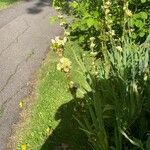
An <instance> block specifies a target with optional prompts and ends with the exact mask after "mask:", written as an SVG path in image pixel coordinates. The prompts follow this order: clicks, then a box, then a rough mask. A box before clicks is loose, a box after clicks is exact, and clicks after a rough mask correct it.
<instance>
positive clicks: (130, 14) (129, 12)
mask: <svg viewBox="0 0 150 150" xmlns="http://www.w3.org/2000/svg"><path fill="white" fill-rule="evenodd" d="M125 13H126V15H127V16H129V17H131V16H132V12H131V10H129V9H127V10H126V11H125Z"/></svg>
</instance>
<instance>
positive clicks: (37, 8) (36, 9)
mask: <svg viewBox="0 0 150 150" xmlns="http://www.w3.org/2000/svg"><path fill="white" fill-rule="evenodd" d="M27 1H30V0H27ZM47 6H50V0H38V1H37V2H36V3H35V4H34V6H33V7H31V8H28V9H27V12H28V13H29V14H38V13H40V12H42V9H43V7H47Z"/></svg>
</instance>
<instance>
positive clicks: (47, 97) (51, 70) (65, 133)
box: [16, 44, 89, 150]
mask: <svg viewBox="0 0 150 150" xmlns="http://www.w3.org/2000/svg"><path fill="white" fill-rule="evenodd" d="M72 48H73V49H74V50H76V51H78V53H79V52H80V48H79V47H76V44H74V46H72V45H70V44H67V46H66V52H65V56H66V57H67V58H70V60H71V61H72V67H73V68H74V69H73V72H72V73H71V75H72V79H73V81H77V82H80V83H81V84H82V85H83V86H84V87H85V88H88V87H87V84H86V82H85V79H84V77H83V75H82V74H79V73H78V71H80V69H79V66H78V65H77V63H76V61H75V58H74V55H73V53H72V50H71V49H72ZM57 61H58V57H57V56H56V54H55V53H54V52H52V51H51V52H50V53H49V55H48V57H47V59H46V61H45V63H44V64H43V66H42V67H41V69H40V70H39V72H38V79H37V80H38V81H37V86H36V91H35V92H36V93H35V94H36V96H35V99H36V101H35V102H34V103H33V104H32V106H30V108H29V110H28V111H27V114H28V115H29V117H28V118H27V119H25V120H26V122H25V123H23V124H24V126H23V127H22V130H19V132H20V133H17V138H16V141H17V149H20V147H21V145H22V144H25V143H27V149H29V150H39V149H41V150H54V149H55V148H56V147H58V146H60V145H62V144H63V143H64V144H65V145H67V146H69V150H86V149H89V145H88V144H87V139H86V137H85V135H84V134H83V132H82V131H81V130H80V129H79V126H78V123H77V121H76V120H75V119H74V118H73V115H76V113H77V112H76V111H74V108H75V106H76V104H77V101H81V99H82V96H83V95H82V94H81V93H80V92H78V99H76V100H74V99H73V98H72V96H71V94H70V92H69V91H68V80H67V79H66V77H65V76H64V74H63V73H61V72H59V71H57V69H56V64H57ZM28 115H27V116H28ZM78 115H80V114H78Z"/></svg>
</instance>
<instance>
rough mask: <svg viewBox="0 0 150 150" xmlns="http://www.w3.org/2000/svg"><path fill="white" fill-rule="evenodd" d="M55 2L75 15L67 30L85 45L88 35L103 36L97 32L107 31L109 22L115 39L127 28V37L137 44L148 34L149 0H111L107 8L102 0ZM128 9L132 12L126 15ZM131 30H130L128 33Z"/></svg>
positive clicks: (149, 23)
mask: <svg viewBox="0 0 150 150" xmlns="http://www.w3.org/2000/svg"><path fill="white" fill-rule="evenodd" d="M56 1H57V3H56ZM55 4H58V5H59V6H60V7H62V9H64V10H67V13H69V14H70V15H73V16H74V19H73V22H72V23H71V24H70V29H71V31H72V34H73V35H76V38H78V39H80V40H79V41H80V42H81V44H82V45H85V46H87V45H88V39H89V38H90V37H93V36H95V37H97V39H103V37H99V35H100V34H102V33H104V32H107V30H108V25H109V24H111V27H112V30H114V31H115V34H116V35H115V38H121V37H122V35H123V34H124V33H123V32H124V29H126V31H128V32H129V33H128V34H130V37H131V38H132V39H134V40H135V41H136V42H137V43H139V42H140V43H141V42H143V41H144V40H145V39H146V36H147V35H148V33H149V26H150V21H149V20H150V19H149V17H150V2H149V1H142V0H130V1H124V2H123V1H120V0H111V1H110V4H109V5H108V7H107V5H106V4H107V1H105V0H90V1H89V0H76V1H73V2H68V1H67V2H66V1H60V0H55ZM128 11H131V12H132V14H129V13H130V12H129V13H128ZM125 12H127V14H126V13H125ZM128 15H129V16H128ZM130 15H131V16H130ZM81 20H82V21H81ZM128 22H129V23H128ZM130 31H133V32H132V33H130Z"/></svg>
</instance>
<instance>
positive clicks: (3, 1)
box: [0, 0, 19, 10]
mask: <svg viewBox="0 0 150 150" xmlns="http://www.w3.org/2000/svg"><path fill="white" fill-rule="evenodd" d="M18 1H19V0H0V10H1V9H4V8H7V7H9V6H11V5H12V4H14V3H16V2H18Z"/></svg>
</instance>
